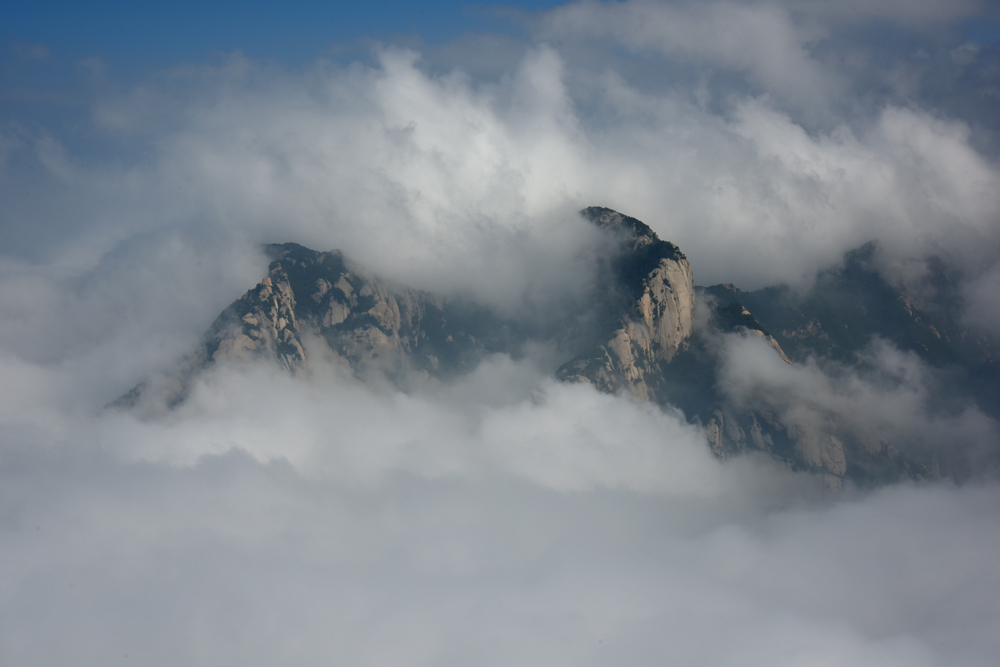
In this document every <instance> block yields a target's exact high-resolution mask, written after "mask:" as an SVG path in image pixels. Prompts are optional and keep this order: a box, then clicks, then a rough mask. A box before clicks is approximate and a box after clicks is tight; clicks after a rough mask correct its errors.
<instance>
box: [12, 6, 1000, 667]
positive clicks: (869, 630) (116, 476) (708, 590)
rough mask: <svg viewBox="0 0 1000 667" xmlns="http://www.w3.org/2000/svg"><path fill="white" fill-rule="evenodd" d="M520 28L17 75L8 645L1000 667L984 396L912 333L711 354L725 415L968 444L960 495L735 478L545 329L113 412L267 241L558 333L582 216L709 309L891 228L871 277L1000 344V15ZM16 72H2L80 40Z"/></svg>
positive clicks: (599, 19) (823, 10)
mask: <svg viewBox="0 0 1000 667" xmlns="http://www.w3.org/2000/svg"><path fill="white" fill-rule="evenodd" d="M510 20H511V21H512V22H513V23H514V24H515V25H516V27H517V29H516V30H513V31H507V32H496V33H483V34H479V33H477V34H472V33H469V34H463V35H461V36H458V37H455V38H453V39H449V40H446V41H440V42H433V43H422V42H420V41H419V40H416V41H414V40H411V39H402V38H401V39H399V40H396V41H393V40H388V41H385V42H376V43H366V44H365V45H364V49H363V51H362V53H361V55H358V56H354V55H350V57H343V56H341V55H338V52H337V51H336V50H335V49H331V50H329V51H324V52H322V53H319V54H317V55H316V56H315V57H314V58H310V59H309V60H308V61H306V62H300V63H292V64H289V63H283V62H280V61H279V60H275V59H266V58H255V57H252V56H248V55H245V54H243V53H241V52H230V53H224V54H220V55H219V56H218V57H216V58H213V59H211V60H210V61H204V62H202V61H195V62H192V61H185V62H178V63H176V64H175V65H172V66H170V67H168V68H161V69H156V70H151V71H148V72H144V73H143V74H142V75H140V76H138V77H132V78H129V79H127V80H126V78H125V77H117V75H116V73H115V70H114V67H113V63H108V62H105V61H103V60H101V59H99V58H95V59H89V60H86V61H77V62H74V63H72V65H71V66H70V67H69V69H71V70H72V72H73V74H72V77H71V79H72V80H71V81H70V82H61V83H59V82H57V83H52V82H51V81H46V82H45V83H44V85H43V83H38V85H37V87H36V88H35V89H31V90H26V89H24V88H23V86H22V87H20V88H18V87H15V86H14V85H13V84H11V85H9V86H6V87H5V91H4V93H3V105H2V106H0V111H2V115H0V663H3V664H10V665H51V664H80V665H111V664H141V665H175V664H191V665H229V664H232V665H273V664H289V665H312V664H318V663H337V664H348V665H510V664H519V665H603V664H608V665H611V664H613V665H648V664H654V663H655V664H682V665H730V664H731V665H737V664H739V665H846V664H851V665H907V666H923V665H928V666H930V665H970V666H972V665H988V664H993V663H994V662H995V659H996V656H997V655H998V654H1000V640H998V639H997V637H996V631H995V629H996V627H997V626H998V624H1000V605H998V603H997V599H998V597H1000V566H998V562H1000V559H998V555H1000V484H998V483H997V476H996V469H995V465H996V461H997V452H998V451H1000V424H998V422H997V419H996V416H995V414H996V410H997V409H996V406H990V405H983V404H981V402H980V403H977V402H976V401H975V400H973V399H972V398H970V397H969V396H967V395H965V394H962V393H956V392H955V391H954V387H956V386H961V385H962V383H963V382H966V378H965V377H964V376H962V375H961V373H960V372H959V371H958V370H956V368H955V367H953V366H949V365H948V364H940V365H934V364H932V363H930V362H928V361H927V360H925V359H923V358H921V357H920V356H919V355H918V354H916V353H915V352H913V351H909V350H904V349H900V347H899V346H897V345H895V344H893V343H892V342H891V341H887V340H884V339H880V338H873V339H872V340H870V341H867V342H866V345H865V346H864V348H863V350H862V352H861V353H859V354H858V355H857V356H856V357H853V358H852V359H851V360H850V361H844V360H834V361H831V360H824V359H818V358H811V359H809V360H807V361H806V362H803V363H795V364H787V363H784V362H782V361H781V359H780V358H779V357H778V356H777V355H775V354H773V350H772V349H771V348H770V347H768V346H767V344H766V343H765V342H764V341H763V340H760V339H757V338H753V337H749V338H747V337H743V338H741V337H738V336H735V335H728V336H723V337H720V338H719V339H718V340H716V341H715V342H714V343H713V344H714V345H716V346H717V349H718V351H719V354H720V357H719V358H720V359H721V366H720V371H719V372H720V375H719V378H720V380H719V382H720V387H721V391H722V393H723V394H724V395H725V396H726V397H727V399H728V400H731V401H732V402H733V403H734V404H737V405H742V406H748V407H751V408H754V409H766V410H770V411H772V412H774V413H775V414H779V415H781V416H782V418H783V419H785V420H786V421H787V423H790V424H795V425H799V426H801V428H809V429H814V430H818V431H822V430H823V429H828V430H831V432H832V429H833V428H834V426H833V425H835V424H842V423H845V422H849V423H850V424H852V428H855V429H856V430H858V431H859V432H860V431H865V432H868V431H871V432H879V433H891V434H892V436H893V444H894V446H896V447H899V448H901V449H906V448H907V447H910V448H912V449H913V450H920V449H921V448H925V449H926V448H932V447H937V448H942V449H943V450H945V451H954V452H956V457H957V456H958V455H959V454H958V453H960V454H961V455H962V456H969V457H971V458H970V459H969V460H971V461H973V462H974V463H973V466H972V470H971V472H968V473H966V474H963V475H961V476H960V477H961V478H960V479H955V478H953V477H947V476H945V478H944V479H939V480H929V479H926V480H916V479H914V480H909V481H904V482H898V483H894V484H886V485H883V486H875V487H870V488H858V487H855V486H852V485H847V486H845V487H844V488H843V489H841V490H839V491H831V490H830V489H828V488H826V487H825V486H824V484H823V481H822V479H820V477H819V476H818V475H814V474H811V473H809V472H804V471H794V470H791V469H790V468H789V467H788V466H785V465H783V464H782V463H781V462H779V461H776V460H775V459H773V458H771V457H768V456H766V455H764V454H763V453H750V454H746V455H742V456H729V457H726V458H725V460H722V459H720V458H718V457H717V456H715V455H713V453H712V451H711V449H710V448H709V446H708V435H707V431H706V428H707V425H706V424H702V423H699V422H698V421H697V420H690V419H688V418H687V416H686V415H685V414H684V413H683V412H681V411H680V410H679V409H674V408H669V407H668V408H661V407H658V406H656V405H655V404H652V403H642V402H640V401H637V400H636V399H634V398H633V397H631V396H628V395H625V394H607V393H602V392H600V391H598V390H597V389H595V388H594V387H592V386H590V385H589V384H575V383H567V382H560V381H558V380H556V379H555V373H556V370H557V368H559V366H560V365H561V364H563V363H564V362H566V361H567V359H566V358H563V357H562V356H560V355H562V354H563V351H562V350H561V349H560V348H559V347H558V346H557V345H554V344H552V343H551V342H550V341H546V340H542V339H539V340H533V341H530V342H529V344H527V345H525V346H523V348H522V349H519V350H517V351H516V352H515V353H509V354H491V355H488V356H486V357H485V358H484V359H483V360H482V361H481V362H480V363H479V364H478V365H477V366H476V367H475V368H474V369H473V370H471V371H470V372H468V373H465V374H459V375H456V376H453V377H443V378H435V377H430V376H428V375H427V374H420V373H416V372H414V373H412V374H410V375H407V377H406V378H404V381H399V378H390V377H387V376H384V375H380V374H378V373H372V374H370V375H362V376H359V374H357V373H355V372H352V369H351V368H350V367H348V366H346V365H345V364H344V363H341V360H338V359H336V358H333V357H332V356H331V355H329V354H328V352H329V350H328V349H327V348H325V347H324V344H323V342H322V341H321V340H319V339H318V337H317V339H315V340H309V341H307V351H308V352H309V356H310V366H309V368H308V369H307V371H303V372H301V373H296V374H294V375H292V374H290V373H288V372H286V371H285V370H283V369H280V368H278V367H277V366H276V365H274V364H269V363H267V362H264V361H261V362H259V363H245V364H237V363H227V364H222V363H220V364H217V365H215V366H213V367H211V368H209V369H207V370H206V371H205V372H204V373H202V374H201V375H199V376H198V377H197V379H196V380H195V381H194V383H193V386H192V388H191V391H190V393H189V395H188V396H187V398H186V400H185V401H184V402H182V403H180V404H179V405H176V406H173V407H172V408H170V409H163V410H161V411H154V412H147V413H140V412H136V411H131V412H130V411H127V410H120V409H113V408H109V407H108V406H109V404H111V403H112V402H114V401H115V400H116V399H118V398H119V397H121V396H122V395H124V394H126V392H128V391H129V390H130V389H131V388H132V387H135V386H136V385H137V384H138V383H140V382H143V381H146V380H148V379H150V378H153V377H157V376H159V375H163V374H167V373H169V372H170V371H171V369H173V368H175V367H176V366H177V365H178V364H179V363H180V362H181V360H182V359H184V358H185V356H186V355H189V354H190V353H191V352H192V350H194V349H195V348H196V347H197V345H198V344H199V342H200V341H201V340H202V336H203V335H204V332H205V331H206V330H207V329H208V327H209V326H210V325H211V324H212V322H213V320H214V319H215V318H216V316H217V315H218V314H219V313H220V312H221V311H222V310H223V309H224V308H225V307H226V306H227V305H228V304H230V303H231V302H233V301H234V300H235V299H238V298H239V297H241V296H242V295H243V294H244V293H245V292H246V291H247V290H248V289H250V288H252V287H253V286H254V285H256V284H257V283H258V282H259V281H261V280H262V278H263V277H264V276H265V275H267V271H268V268H267V267H268V261H269V259H268V257H267V256H266V254H265V252H264V250H263V249H262V245H263V244H266V243H285V242H294V243H299V244H302V245H304V246H307V247H309V248H313V249H316V250H332V249H335V248H336V249H340V250H341V251H343V253H344V255H345V256H346V257H348V258H349V259H350V260H351V261H353V262H356V263H358V264H359V265H362V266H364V267H367V269H369V270H371V271H372V272H374V273H377V274H379V275H381V276H384V277H385V278H386V279H387V280H390V281H393V282H395V283H397V284H400V285H407V286H410V287H413V288H416V289H422V290H427V291H429V292H434V293H437V294H442V295H447V296H449V297H453V298H456V299H465V300H469V301H473V302H475V303H478V304H481V305H483V306H485V307H487V308H489V309H491V310H492V311H494V312H496V313H498V314H499V315H501V316H503V317H506V318H511V319H513V320H516V321H521V322H528V323H530V325H531V327H532V330H533V331H540V332H557V331H560V330H562V329H565V328H568V327H569V325H570V324H572V323H573V322H574V320H573V318H585V317H586V316H587V313H588V308H589V307H590V305H589V300H590V299H591V298H592V295H593V294H594V293H595V290H598V291H599V290H600V287H601V285H600V283H599V280H600V276H599V274H598V273H597V272H596V271H595V269H594V266H595V258H599V257H601V253H602V252H603V251H604V250H603V249H602V245H601V244H602V243H603V242H604V241H605V237H602V236H601V235H600V234H598V233H597V232H596V230H595V229H594V228H593V227H591V226H589V225H588V224H586V223H585V222H584V221H583V220H582V219H581V218H580V216H579V214H578V211H579V210H580V209H582V208H584V207H586V206H592V205H594V206H607V207H610V208H613V209H615V210H617V211H621V212H622V213H625V214H627V215H631V216H635V217H636V218H638V219H640V220H642V221H644V222H645V223H646V224H648V225H649V226H650V227H651V228H652V229H653V231H655V232H656V234H658V235H659V237H660V238H662V239H665V240H668V241H671V242H673V243H675V244H677V246H679V247H680V249H681V250H682V251H683V253H684V254H685V255H686V256H687V258H688V259H689V260H690V263H691V266H692V268H693V272H694V280H695V282H696V283H697V284H699V285H713V284H716V283H735V284H736V285H738V286H739V287H740V288H742V289H744V290H756V289H759V288H763V287H768V286H774V285H781V284H783V285H787V286H788V289H789V290H790V293H792V294H804V293H806V292H808V290H809V289H810V288H811V287H812V286H813V285H814V284H816V281H817V279H818V276H820V275H821V274H822V273H823V272H824V271H829V270H836V269H837V268H838V267H840V266H842V265H843V262H844V255H845V253H847V252H849V251H851V250H853V249H855V248H858V247H859V246H862V245H864V244H866V243H869V242H871V241H875V242H877V245H878V248H879V253H878V254H877V258H876V260H875V265H874V270H876V271H877V272H878V274H879V275H881V276H883V277H884V279H885V280H886V281H887V282H888V283H890V284H892V285H900V286H905V287H906V288H907V289H909V290H911V291H912V293H914V294H918V295H921V294H925V293H928V294H929V293H930V292H929V290H931V289H932V287H933V286H934V285H937V283H935V282H934V281H935V280H937V277H939V276H941V275H944V276H946V277H947V285H948V289H950V290H951V292H949V294H950V295H951V300H950V301H949V302H948V306H949V308H951V311H949V312H953V313H954V317H955V320H956V321H957V322H960V323H961V325H962V326H963V327H966V328H967V330H968V331H969V332H971V333H970V334H969V335H970V336H975V337H976V340H977V341H985V342H984V343H983V345H985V346H987V347H988V346H993V347H992V348H990V349H994V350H995V349H998V347H997V346H998V345H1000V279H998V276H1000V135H998V131H1000V125H998V122H997V118H1000V116H998V115H997V113H996V111H997V105H998V104H1000V46H998V44H1000V42H998V36H1000V32H998V30H1000V28H998V27H997V26H998V25H1000V23H997V21H998V16H997V14H996V11H995V10H994V9H992V8H991V6H990V5H988V4H985V3H983V4H981V3H977V2H974V1H972V0H968V1H967V2H961V3H956V2H948V3H945V2H936V1H934V0H927V1H923V2H883V3H876V4H875V5H874V6H869V5H868V4H863V3H846V4H845V3H838V4H837V6H836V8H833V7H831V6H827V5H823V4H820V3H812V2H804V1H803V2H798V1H793V0H788V1H787V2H773V3H743V2H706V3H685V2H663V3H661V2H642V1H629V2H622V3H619V2H614V3H603V2H590V1H584V2H576V3H570V4H566V5H563V6H559V7H554V8H551V9H547V10H539V11H537V12H533V13H528V12H514V13H512V14H511V19H510ZM990 31H992V32H990ZM28 46H31V45H27V46H25V45H23V44H22V45H20V46H18V47H17V48H13V47H12V48H11V49H10V55H9V56H5V57H6V58H7V60H5V61H3V67H4V68H6V69H5V71H8V72H14V71H15V70H16V69H17V68H29V67H38V66H40V65H39V64H38V63H39V62H42V61H47V59H52V58H54V57H56V56H52V55H51V54H50V53H49V51H48V50H45V51H43V50H40V49H41V46H39V45H36V46H35V47H33V48H28ZM5 48H6V47H5ZM351 53H352V54H353V53H354V51H351ZM53 67H55V65H53ZM25 71H27V69H25ZM14 78H15V77H14V76H13V75H11V77H10V80H12V81H13V80H14ZM0 87H4V84H0ZM993 368H995V366H994V367H993Z"/></svg>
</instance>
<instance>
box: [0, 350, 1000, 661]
mask: <svg viewBox="0 0 1000 667" xmlns="http://www.w3.org/2000/svg"><path fill="white" fill-rule="evenodd" d="M12 421H13V420H10V419H8V420H7V424H6V425H5V426H4V431H3V435H4V442H5V450H4V458H3V465H2V468H0V476H2V482H3V484H2V488H3V503H4V508H5V514H4V522H3V530H4V536H5V537H4V540H3V542H2V547H0V558H2V560H3V562H4V564H5V567H4V569H3V574H2V575H0V586H2V589H3V599H4V600H5V602H4V604H3V606H2V608H0V614H2V618H3V624H2V626H3V634H2V635H0V640H2V643H0V650H2V651H3V654H4V657H5V662H8V663H10V664H35V663H37V664H53V663H55V664H61V663H65V662H73V663H74V664H95V665H96V664H109V663H111V664H117V663H118V662H124V661H127V662H128V663H129V664H131V663H136V662H137V663H139V664H151V665H156V664H164V665H165V664H176V663H177V662H184V663H189V664H242V665H267V664H274V663H275V662H282V663H286V664H313V663H315V662H317V661H328V660H335V661H344V662H349V663H350V664H372V665H374V664H387V663H391V664H413V665H421V664H455V665H467V664H497V665H501V664H512V663H514V664H537V665H550V664H566V665H570V664H574V665H575V664H627V665H643V664H649V662H650V661H675V660H680V661H682V662H685V663H694V664H748V663H749V664H761V665H763V664H769V665H773V664H789V665H792V664H803V663H807V664H813V663H815V664H848V663H850V664H870V665H893V664H898V665H946V664H947V665H955V664H969V665H977V664H988V662H989V660H991V659H992V656H993V655H995V653H996V651H997V650H998V648H1000V646H997V643H996V638H995V633H994V632H993V629H994V628H995V626H996V623H997V622H998V621H1000V618H998V615H1000V614H998V610H997V608H996V604H995V595H994V594H995V592H996V591H997V590H998V586H1000V573H998V571H997V568H996V564H995V556H996V553H997V549H998V548H1000V538H998V537H997V536H998V535H1000V525H998V522H1000V519H998V516H1000V514H998V512H997V510H998V509H1000V507H998V504H1000V491H998V489H997V488H995V487H993V486H978V485H969V486H965V487H963V488H960V489H959V488H954V487H951V486H949V485H937V486H925V487H915V486H899V487H895V488H888V489H884V490H882V491H879V492H875V493H872V494H869V495H862V496H856V497H855V496H852V495H850V494H844V495H841V496H839V497H837V498H834V499H831V498H830V497H828V496H826V495H825V494H824V493H823V492H822V490H821V489H820V488H818V486H817V485H816V480H815V479H814V478H810V477H807V476H803V475H794V474H792V473H789V472H787V471H785V470H783V469H781V468H780V467H778V466H776V465H775V464H773V463H769V462H767V461H764V460H755V459H751V458H747V459H742V460H737V461H734V462H730V463H727V464H722V463H721V462H719V461H717V460H716V459H714V458H713V457H712V456H711V455H710V453H709V451H708V448H707V447H706V446H705V443H704V439H703V437H702V434H701V433H700V432H699V430H698V429H697V428H695V427H692V426H689V425H686V424H684V423H683V422H682V421H680V420H679V419H678V417H677V416H676V415H670V414H664V413H662V412H660V411H658V410H656V409H653V408H650V407H648V406H643V405H638V404H636V403H634V402H632V401H631V400H629V399H625V398H617V397H613V396H607V395H603V394H599V393H598V392H596V391H594V390H593V389H591V388H589V387H587V386H581V385H560V384H555V383H553V382H552V381H551V380H547V379H544V378H539V377H538V374H537V372H536V371H535V370H534V368H533V364H531V363H528V362H524V363H514V362H511V361H510V360H508V359H507V358H505V357H497V358H494V359H492V360H490V361H488V362H486V363H485V364H484V365H483V366H481V367H480V369H479V370H477V371H476V372H475V373H474V374H473V375H472V376H470V377H468V378H466V379H465V380H464V381H462V382H461V383H459V384H458V385H456V386H447V387H437V388H428V389H427V391H426V392H423V393H420V394H419V395H405V394H400V393H398V392H397V391H395V390H392V389H389V388H383V389H378V388H371V387H366V386H365V385H362V384H360V383H359V382H358V381H356V380H353V379H351V378H349V377H344V376H343V374H342V371H341V370H339V369H336V368H334V369H328V370H326V371H324V372H321V373H317V374H314V375H313V376H312V377H311V378H309V379H301V378H300V379H297V380H292V379H290V378H288V377H287V376H284V375H282V374H280V373H278V372H277V371H274V372H271V371H269V370H268V369H265V368H255V369H218V370H217V371H216V372H214V373H212V374H211V375H209V376H208V377H206V378H205V379H204V381H203V382H202V383H201V384H200V385H199V386H198V387H197V389H196V391H195V392H194V395H193V397H192V399H191V401H190V402H189V403H188V404H187V405H186V406H185V407H184V408H183V409H181V410H180V411H179V412H178V413H177V414H174V415H172V416H170V417H169V418H165V419H162V420H155V421H151V422H140V421H137V420H136V419H135V418H134V417H132V416H129V415H122V414H114V413H105V414H104V415H102V416H101V417H99V418H96V419H94V418H82V419H68V421H66V422H64V423H60V424H48V425H46V426H39V425H35V426H31V425H26V424H20V425H17V424H14V423H11V422H12ZM51 637H59V640H58V641H52V640H51Z"/></svg>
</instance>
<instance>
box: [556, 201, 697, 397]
mask: <svg viewBox="0 0 1000 667" xmlns="http://www.w3.org/2000/svg"><path fill="white" fill-rule="evenodd" d="M582 215H583V216H584V217H585V218H586V219H588V220H590V221H591V222H592V223H593V224H595V225H597V226H598V227H599V228H601V229H604V230H606V231H608V232H609V233H610V234H611V235H612V238H613V239H614V240H615V242H617V244H618V245H619V248H618V249H617V251H616V252H613V253H612V255H611V257H610V261H609V263H608V266H607V267H603V268H604V270H603V271H602V272H601V281H600V284H601V286H602V287H603V289H604V292H605V294H604V298H605V299H607V300H609V301H610V307H609V308H608V309H607V310H608V316H607V317H606V320H607V322H608V326H606V327H605V330H604V331H600V330H598V331H597V332H596V337H597V343H596V344H595V345H593V347H591V348H590V349H588V350H586V351H585V352H583V353H582V354H580V355H578V356H577V357H576V358H574V359H573V360H572V361H570V362H568V363H566V364H565V365H563V366H562V367H561V368H560V369H559V371H558V373H557V376H558V377H559V378H560V379H562V380H566V381H571V382H590V383H592V384H593V385H594V386H596V387H597V388H598V389H601V390H603V391H608V392H615V391H618V390H620V389H625V390H627V391H628V392H629V393H631V394H632V395H633V396H635V397H636V398H639V399H642V400H655V399H656V385H657V382H656V375H657V373H658V368H659V365H660V364H661V363H662V362H669V361H670V360H671V359H672V358H673V357H674V355H675V354H676V353H677V351H678V350H679V349H680V348H681V346H683V345H684V344H685V342H686V341H687V339H688V338H689V337H690V335H691V331H692V324H693V322H694V309H695V292H694V281H693V278H692V273H691V265H690V264H689V263H688V261H687V258H686V257H684V254H683V253H682V252H681V251H680V249H679V248H677V246H675V245H674V244H672V243H668V242H666V241H662V240H660V239H659V238H658V237H657V236H656V234H655V233H654V232H653V230H651V229H650V228H649V227H648V226H646V225H645V224H643V223H642V222H640V221H638V220H636V219H635V218H630V217H628V216H624V215H622V214H620V213H617V212H615V211H612V210H611V209H607V208H599V207H591V208H587V209H584V210H583V211H582ZM609 297H610V298H609Z"/></svg>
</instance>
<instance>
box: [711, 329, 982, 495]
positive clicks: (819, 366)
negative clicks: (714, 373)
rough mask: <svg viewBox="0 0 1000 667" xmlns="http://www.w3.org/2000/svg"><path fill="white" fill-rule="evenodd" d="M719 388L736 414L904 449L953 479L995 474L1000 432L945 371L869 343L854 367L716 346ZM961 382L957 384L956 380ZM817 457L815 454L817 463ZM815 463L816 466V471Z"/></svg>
mask: <svg viewBox="0 0 1000 667" xmlns="http://www.w3.org/2000/svg"><path fill="white" fill-rule="evenodd" d="M721 345H722V352H723V354H722V356H723V364H722V369H721V371H720V374H719V386H720V387H721V388H722V391H723V393H724V394H726V396H727V397H728V399H729V400H731V401H733V403H734V404H735V405H736V406H737V407H738V408H740V409H752V410H765V411H768V412H770V413H772V414H777V415H778V418H779V420H780V421H781V422H782V423H783V424H786V425H787V426H788V428H790V429H791V430H793V431H798V432H800V433H802V434H804V435H807V436H808V435H812V436H813V438H814V439H815V438H816V437H817V436H819V435H825V436H831V435H832V436H834V437H838V436H839V437H841V438H853V439H856V440H858V441H860V442H861V443H863V446H864V447H866V448H870V449H873V450H874V451H876V452H882V453H885V452H886V451H887V448H896V449H901V450H904V451H906V450H909V451H910V452H914V453H918V454H921V455H923V457H924V458H926V459H927V460H930V458H931V457H930V454H931V453H933V454H934V457H933V458H934V460H935V461H940V465H941V466H942V470H943V471H945V472H946V473H947V472H949V466H951V471H952V472H954V474H957V475H959V476H967V475H969V474H970V471H975V473H977V474H982V473H983V472H984V471H986V470H988V469H990V468H993V467H995V465H996V462H995V455H994V454H992V452H996V451H997V447H998V445H1000V426H998V424H997V423H996V421H994V420H993V419H991V418H990V417H988V416H987V415H986V414H984V413H983V412H982V411H981V410H980V409H979V408H978V407H977V406H976V405H975V404H974V403H973V402H972V401H971V400H962V399H960V398H958V396H961V390H960V389H959V390H956V388H955V380H954V379H952V378H949V377H948V371H947V370H941V369H935V368H933V367H931V366H930V365H928V364H927V363H925V362H923V361H922V360H921V359H920V358H919V357H918V356H917V355H916V354H915V353H913V352H903V351H901V350H899V349H897V348H896V347H895V346H893V345H892V344H891V343H889V342H887V341H884V340H880V339H877V338H876V339H874V340H873V341H872V342H871V343H870V344H869V345H868V347H867V349H865V350H863V351H862V353H861V354H860V355H859V357H860V358H859V362H858V363H857V364H856V365H855V366H845V365H842V364H836V363H830V362H826V363H821V362H820V361H817V360H816V359H810V360H809V362H808V363H806V364H805V365H792V364H787V363H785V362H783V361H782V360H781V359H780V358H779V357H778V356H777V355H775V354H774V351H773V350H772V349H771V348H770V346H769V345H767V344H766V342H764V341H763V340H761V339H759V338H751V337H746V338H744V337H740V336H738V335H729V336H726V337H725V340H724V341H723V342H722V344H721ZM959 382H960V381H959ZM818 456H819V453H818V451H817V457H818ZM818 463H819V461H818V460H817V464H818Z"/></svg>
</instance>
